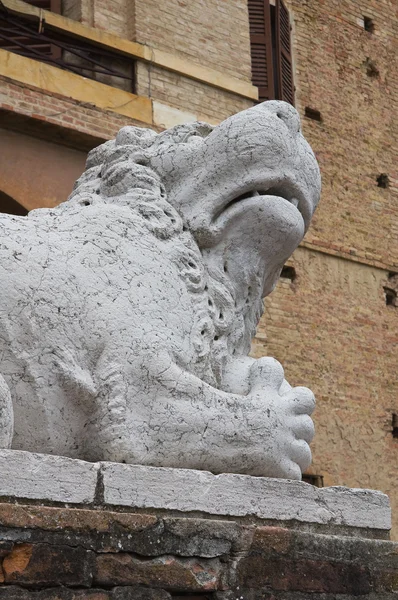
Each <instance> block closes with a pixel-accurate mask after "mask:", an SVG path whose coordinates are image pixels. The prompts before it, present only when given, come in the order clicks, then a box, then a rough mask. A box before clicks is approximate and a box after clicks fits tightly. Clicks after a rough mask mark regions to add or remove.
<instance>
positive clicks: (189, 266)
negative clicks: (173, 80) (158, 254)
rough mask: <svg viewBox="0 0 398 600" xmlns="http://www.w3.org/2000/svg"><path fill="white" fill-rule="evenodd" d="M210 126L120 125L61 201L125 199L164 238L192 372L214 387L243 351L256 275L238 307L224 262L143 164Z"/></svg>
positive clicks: (252, 319) (251, 323) (257, 303)
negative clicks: (188, 303)
mask: <svg viewBox="0 0 398 600" xmlns="http://www.w3.org/2000/svg"><path fill="white" fill-rule="evenodd" d="M212 129H213V128H212V127H211V126H210V125H208V124H207V123H201V122H196V123H192V124H185V125H177V126H175V127H173V128H172V129H169V130H167V131H164V132H162V133H160V134H157V133H155V132H154V131H152V130H150V129H142V128H138V127H124V128H123V129H121V130H120V131H119V133H118V134H117V136H116V139H114V140H111V141H108V142H105V143H104V144H102V145H101V146H98V147H97V148H95V149H94V150H92V151H91V152H90V153H89V155H88V159H87V163H86V169H85V171H84V173H83V174H82V176H81V177H80V178H79V179H78V180H77V182H76V184H75V186H74V189H73V192H72V194H71V195H70V197H69V198H68V201H67V203H68V204H69V205H71V204H77V205H80V206H82V207H84V206H89V205H91V204H94V203H96V204H98V203H104V204H107V203H115V204H118V205H125V206H128V207H129V209H130V210H131V211H133V213H134V215H135V219H136V220H137V222H139V223H140V224H141V225H142V226H144V227H145V228H146V229H147V230H148V233H149V234H150V235H153V236H155V237H156V238H158V239H161V240H164V241H166V240H170V242H171V244H170V248H171V249H172V251H171V259H172V260H173V261H174V263H175V264H176V265H177V268H178V273H179V276H180V277H181V279H182V280H183V281H184V283H185V286H186V289H187V291H188V293H189V294H190V295H191V298H192V300H193V302H192V304H193V308H194V328H193V329H194V332H195V334H194V338H193V344H194V347H195V350H196V352H197V357H198V363H197V368H198V374H199V375H200V376H201V377H203V379H204V380H205V381H207V383H209V384H211V385H215V386H217V387H220V385H221V381H222V374H223V369H224V366H225V362H226V360H227V358H228V356H230V355H244V354H247V353H248V351H249V350H250V343H251V339H252V337H253V335H254V333H255V330H256V325H257V323H258V320H259V318H260V316H261V313H262V309H263V303H262V298H261V293H260V288H261V285H260V281H259V282H258V293H257V294H254V293H253V296H256V295H257V298H255V297H254V298H253V297H252V298H251V299H250V302H249V301H248V299H246V301H245V305H244V306H243V307H242V306H240V307H239V310H238V309H237V303H238V299H237V298H236V297H235V295H236V294H235V290H234V286H233V285H232V282H231V279H230V276H229V274H228V272H227V270H226V268H225V266H224V265H219V264H217V263H215V262H214V261H211V260H208V255H207V254H206V252H203V251H202V250H201V248H200V247H199V245H198V243H197V241H196V240H195V238H194V236H193V234H192V233H191V231H190V230H189V228H188V226H187V224H186V223H184V221H183V218H182V216H181V215H180V214H179V213H178V212H177V210H176V209H175V208H174V207H173V206H172V205H171V204H170V202H168V199H167V193H166V190H165V187H164V185H163V184H162V176H161V173H159V172H156V171H155V170H154V169H153V168H152V167H151V158H153V157H154V156H157V157H159V156H161V155H162V154H163V153H164V152H165V149H169V148H170V142H171V143H172V144H195V143H200V140H201V139H203V138H205V137H206V136H207V135H208V134H209V133H210V132H211V131H212ZM242 308H243V310H242ZM201 363H202V364H201ZM201 367H202V368H201Z"/></svg>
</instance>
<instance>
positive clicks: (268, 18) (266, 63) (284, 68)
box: [248, 0, 295, 105]
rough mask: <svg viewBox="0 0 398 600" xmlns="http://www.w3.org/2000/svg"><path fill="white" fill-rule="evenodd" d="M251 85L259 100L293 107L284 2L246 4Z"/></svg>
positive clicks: (260, 0)
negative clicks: (247, 10) (286, 103)
mask: <svg viewBox="0 0 398 600" xmlns="http://www.w3.org/2000/svg"><path fill="white" fill-rule="evenodd" d="M248 8H249V26H250V46H251V58H252V82H253V85H255V86H256V87H258V93H259V100H260V101H261V102H263V101H264V100H273V99H276V100H285V101H286V102H289V103H290V104H293V105H294V91H295V90H294V83H293V64H292V52H291V39H290V29H291V27H290V18H289V11H288V10H287V8H286V6H285V4H284V3H283V0H275V6H272V5H271V4H270V1H269V0H248Z"/></svg>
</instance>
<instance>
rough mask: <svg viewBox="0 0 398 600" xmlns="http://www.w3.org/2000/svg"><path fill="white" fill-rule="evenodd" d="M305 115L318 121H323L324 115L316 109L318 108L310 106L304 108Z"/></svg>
mask: <svg viewBox="0 0 398 600" xmlns="http://www.w3.org/2000/svg"><path fill="white" fill-rule="evenodd" d="M304 116H305V117H307V119H312V120H313V121H318V123H321V122H322V115H321V113H320V112H319V110H316V108H310V107H309V106H306V107H305V109H304Z"/></svg>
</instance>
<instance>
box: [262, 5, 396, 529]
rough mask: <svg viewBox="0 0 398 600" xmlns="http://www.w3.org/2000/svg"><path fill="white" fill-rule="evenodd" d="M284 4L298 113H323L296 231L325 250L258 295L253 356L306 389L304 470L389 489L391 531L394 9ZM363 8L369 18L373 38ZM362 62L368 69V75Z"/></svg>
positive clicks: (307, 123)
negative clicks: (312, 402)
mask: <svg viewBox="0 0 398 600" xmlns="http://www.w3.org/2000/svg"><path fill="white" fill-rule="evenodd" d="M287 3H288V5H289V8H290V9H291V13H292V18H293V40H294V60H295V68H296V73H295V82H296V86H297V98H298V106H299V110H300V112H301V114H302V115H303V114H304V110H305V107H311V108H313V109H316V110H318V111H320V113H321V115H322V122H321V123H319V122H316V121H313V120H310V119H308V118H304V119H303V129H304V134H305V136H306V137H307V139H308V140H309V142H310V143H311V145H312V147H313V149H314V151H315V153H316V155H317V158H318V160H319V163H320V167H321V171H322V179H323V193H322V200H321V204H320V206H319V208H318V210H317V213H316V215H315V218H314V221H313V224H312V226H311V228H310V230H309V232H308V234H307V237H306V239H307V241H308V242H312V243H313V244H314V247H315V248H316V247H318V248H322V247H323V248H324V249H325V252H327V253H330V252H333V253H334V254H336V256H335V257H332V256H330V254H327V253H326V254H325V253H320V252H314V251H310V250H305V249H300V250H298V251H297V252H296V253H295V255H294V258H293V262H292V263H289V264H293V265H294V266H295V268H296V272H297V279H296V280H295V282H293V283H291V282H289V281H288V280H286V279H285V280H282V281H281V282H280V283H279V284H278V287H277V289H276V291H275V293H274V294H273V295H271V297H270V298H268V299H267V300H266V311H265V314H264V316H263V319H262V322H261V325H260V328H259V335H258V338H257V339H256V341H255V344H254V353H255V355H256V356H260V355H263V354H271V355H274V356H275V357H276V358H278V359H279V360H280V361H281V362H282V363H283V365H284V367H285V369H286V376H287V378H288V380H290V381H291V382H292V383H293V384H295V385H298V384H304V385H308V386H309V387H311V388H312V389H313V390H314V391H315V392H316V395H317V398H318V407H317V410H316V413H315V417H314V418H315V423H316V427H317V432H316V437H315V442H314V444H313V450H314V463H313V467H312V472H313V473H319V474H322V475H324V477H325V485H347V486H350V487H355V486H358V487H369V488H376V489H381V490H383V491H384V492H386V493H388V494H389V495H390V497H391V501H392V507H393V521H394V530H393V533H394V536H395V537H397V536H398V494H397V491H396V481H397V478H398V439H397V438H393V436H392V414H393V413H398V382H397V377H396V373H397V371H398V356H397V352H396V348H397V342H398V335H397V331H398V309H397V308H396V307H394V306H386V301H385V296H384V292H383V285H385V282H386V279H387V277H388V274H389V272H390V271H391V270H394V268H397V267H396V266H397V265H398V244H397V232H398V186H397V166H396V165H397V161H396V156H397V149H398V128H397V122H396V119H395V115H396V112H397V111H396V107H397V102H398V63H397V61H396V59H394V58H393V57H394V52H396V35H397V30H398V19H397V14H396V7H395V5H394V4H393V3H391V2H388V1H381V2H372V1H370V0H368V1H365V2H363V1H361V2H359V1H356V0H351V1H348V0H347V1H343V2H340V1H339V2H334V1H332V0H328V1H327V2H322V3H318V2H311V3H309V2H301V1H296V0H289V1H288V2H287ZM364 16H367V17H370V18H372V19H373V20H374V25H375V30H374V33H373V34H372V33H369V32H367V31H365V30H364V27H363V17H364ZM369 61H374V63H375V66H376V67H377V69H378V71H379V74H378V75H375V74H374V73H373V76H370V75H369V74H368V72H367V65H368V64H369ZM380 173H387V174H388V176H389V179H390V186H389V187H388V188H387V189H384V188H381V187H378V185H377V181H376V178H377V176H378V175H379V174H380ZM343 257H344V258H343ZM354 261H360V262H354ZM366 262H368V263H369V265H375V266H376V267H377V268H375V266H368V265H366V264H363V263H366ZM397 270H398V268H397Z"/></svg>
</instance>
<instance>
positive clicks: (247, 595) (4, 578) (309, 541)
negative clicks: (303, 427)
mask: <svg viewBox="0 0 398 600" xmlns="http://www.w3.org/2000/svg"><path fill="white" fill-rule="evenodd" d="M9 452H10V453H9V454H8V459H9V460H8V461H5V455H2V456H3V459H1V458H0V495H2V496H3V502H1V503H0V600H171V599H172V598H175V599H177V598H180V599H181V600H182V599H183V598H184V599H185V600H354V598H355V599H356V598H358V597H359V598H364V599H366V600H390V599H391V600H394V599H396V598H397V594H398V544H396V543H393V542H390V541H389V540H388V539H387V537H388V532H387V526H388V522H389V514H388V513H389V509H388V501H387V499H386V497H385V496H383V495H382V494H378V493H373V492H365V491H360V492H356V491H354V490H344V489H338V488H336V489H334V490H333V489H332V488H329V490H328V489H325V490H317V489H315V488H312V486H309V485H307V484H302V483H299V482H287V481H277V480H267V479H261V478H251V477H243V476H234V475H225V476H218V478H217V477H215V476H214V475H211V474H210V473H200V472H186V473H183V472H181V471H180V470H174V469H152V468H150V467H135V466H129V465H110V464H109V463H108V464H107V465H103V466H98V465H88V464H85V463H83V464H82V463H81V461H73V460H71V459H60V458H59V457H44V458H40V455H29V454H28V453H20V452H17V453H13V452H12V451H9ZM2 460H3V462H2ZM13 461H14V463H13ZM15 461H17V463H18V465H19V471H18V472H15V473H14V475H15V477H14V482H13V485H14V488H15V490H14V497H13V498H11V497H10V496H11V495H10V494H9V491H10V489H11V487H10V486H11V485H12V481H11V479H9V480H7V478H8V477H10V473H11V471H8V472H7V466H8V467H10V465H12V464H14V466H15V464H16V463H15ZM56 461H58V463H57V464H58V473H57V469H56V468H55V463H56ZM62 461H66V463H67V464H66V467H65V468H63V467H62V465H63V462H62ZM32 465H33V466H34V467H35V468H34V469H33V470H32ZM28 467H29V469H31V470H29V469H28ZM106 471H108V474H107V475H106V473H105V472H106ZM93 472H94V473H97V475H98V473H102V475H100V476H99V479H98V480H97V482H96V483H95V477H93ZM7 473H8V474H7ZM115 473H116V474H115ZM121 474H122V475H123V477H122V476H121ZM105 475H106V476H105ZM116 475H117V476H116ZM35 477H37V478H38V480H40V481H41V487H42V496H43V497H45V498H46V500H45V501H44V502H43V499H40V486H38V485H36V487H34V486H33V483H34V478H35ZM51 478H52V479H53V482H52V485H53V488H52V490H53V493H54V494H55V493H56V494H58V496H57V497H56V498H54V497H53V498H52V499H51V498H49V497H48V496H51V494H50V493H49V489H50V488H49V487H48V488H47V490H45V489H44V484H45V482H46V481H47V482H48V486H50V479H51ZM231 478H232V479H231ZM55 480H57V481H58V484H56V483H55ZM156 480H157V481H158V486H157V488H156V485H155V483H156ZM60 481H62V485H60V483H59V482H60ZM80 481H81V489H83V491H84V493H83V494H81V496H79V494H80V493H81V492H79V491H78V490H77V489H73V486H79V482H80ZM184 481H185V486H186V488H184ZM223 481H224V482H225V485H222V483H223ZM16 482H17V483H16ZM18 482H19V483H18ZM110 482H112V486H114V487H112V486H111V485H110ZM231 482H235V483H236V487H235V490H234V489H233V486H232V483H231ZM239 482H240V483H239ZM177 483H178V485H177ZM238 483H239V485H238ZM244 483H245V485H243V484H244ZM93 484H94V487H95V489H94V490H92V485H93ZM57 485H58V488H57ZM195 485H196V486H197V487H196V497H195V494H194V486H195ZM7 486H8V487H7ZM23 486H24V487H23ZM68 486H69V488H70V489H69V488H68ZM107 486H108V492H107ZM245 487H246V494H245V493H244V488H245ZM56 488H57V489H56ZM6 489H8V493H5V491H6ZM28 490H31V495H30V497H29V499H28V498H27V491H28ZM32 490H33V491H32ZM145 490H146V496H145V493H144V492H145ZM261 490H262V494H263V496H261V494H260V491H261ZM91 492H93V495H92V494H91ZM107 493H108V496H107V495H106V494H107ZM24 494H25V496H24ZM60 494H66V495H69V496H70V497H73V498H74V499H75V502H74V503H73V506H72V505H71V504H65V502H62V501H61V500H60ZM117 494H119V495H117ZM7 495H8V496H9V497H8V499H6V496H7ZM333 496H335V498H336V501H335V502H333ZM23 497H25V499H22V498H23ZM79 497H80V502H79V501H77V499H78V498H79ZM106 498H108V499H112V498H114V501H112V502H109V500H108V501H107V500H106ZM137 498H138V499H140V501H139V502H138V500H137ZM306 498H307V499H306ZM322 498H327V499H328V500H327V501H326V500H325V501H324V503H323V507H324V510H325V511H326V512H325V513H321V512H320V511H318V517H314V518H312V520H311V519H309V520H305V518H304V517H303V515H306V514H308V511H309V509H308V503H310V501H311V499H312V502H313V505H312V506H313V507H315V508H316V507H317V506H318V509H320V507H321V504H322ZM342 498H344V502H343V501H342ZM358 498H359V500H358ZM123 499H124V501H123V502H122V501H121V500H123ZM128 499H129V502H128V501H127V500H128ZM272 499H273V500H272ZM276 499H278V502H279V504H280V509H279V513H278V510H277V501H276ZM350 499H351V500H350ZM116 500H117V501H116ZM166 500H167V501H166ZM238 500H239V502H238ZM162 502H163V506H162ZM133 504H139V506H133ZM144 504H145V505H144ZM154 505H156V506H154ZM239 506H240V509H238V508H237V507H239ZM242 506H243V507H245V510H243V509H242ZM267 506H269V512H268V513H267ZM178 507H179V508H178ZM190 507H191V508H192V510H191V511H190V510H189V508H190ZM250 507H251V508H250ZM286 507H287V508H286ZM223 508H224V514H223ZM293 509H294V510H293ZM260 510H261V515H262V516H260ZM239 511H240V514H237V515H234V514H231V513H234V512H239ZM356 512H358V515H359V516H357V520H356V521H355V514H356ZM278 514H279V517H280V518H279V520H278ZM350 515H351V516H350ZM372 515H374V520H373V521H372ZM348 521H349V523H351V524H349V523H348Z"/></svg>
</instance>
